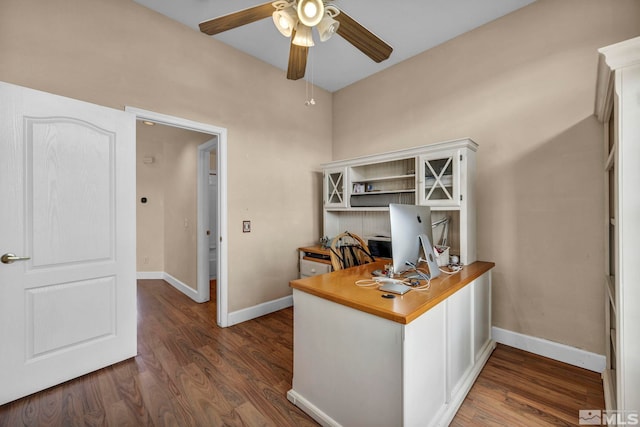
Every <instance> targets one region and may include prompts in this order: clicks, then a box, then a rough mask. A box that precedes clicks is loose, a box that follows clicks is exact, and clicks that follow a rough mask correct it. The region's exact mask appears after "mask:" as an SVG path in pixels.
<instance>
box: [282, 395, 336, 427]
mask: <svg viewBox="0 0 640 427" xmlns="http://www.w3.org/2000/svg"><path fill="white" fill-rule="evenodd" d="M287 400H289V402H291V403H293V404H294V405H296V406H297V407H298V408H300V409H302V411H303V412H304V413H305V414H307V415H309V416H310V417H311V418H313V419H314V420H315V421H316V422H317V423H318V424H320V425H321V426H323V427H342V424H340V423H338V422H337V421H336V420H334V419H333V418H331V417H330V416H329V415H327V414H326V413H325V412H323V411H322V410H321V409H320V408H318V407H317V406H316V405H314V404H313V403H311V402H309V401H308V400H307V399H305V398H304V397H303V396H302V395H301V394H300V393H298V392H297V391H295V390H294V389H291V390H289V391H288V392H287Z"/></svg>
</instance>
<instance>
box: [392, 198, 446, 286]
mask: <svg viewBox="0 0 640 427" xmlns="http://www.w3.org/2000/svg"><path fill="white" fill-rule="evenodd" d="M389 219H390V221H391V258H392V260H393V272H394V273H396V274H398V273H403V272H405V271H407V270H410V269H413V267H411V265H414V266H417V265H418V262H419V260H420V258H421V252H420V250H421V249H422V251H423V253H424V259H425V260H426V261H427V264H428V265H429V276H430V277H431V278H432V279H433V278H434V277H436V276H438V275H439V274H440V270H439V268H438V262H437V260H436V259H435V254H434V252H433V243H432V242H433V233H432V230H431V208H430V207H429V206H416V205H400V204H394V203H391V204H389Z"/></svg>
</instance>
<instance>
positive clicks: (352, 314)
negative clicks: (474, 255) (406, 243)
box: [287, 262, 495, 427]
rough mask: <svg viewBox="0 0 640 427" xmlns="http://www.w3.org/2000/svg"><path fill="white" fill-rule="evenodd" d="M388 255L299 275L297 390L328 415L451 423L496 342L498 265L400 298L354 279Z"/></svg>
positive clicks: (305, 404)
mask: <svg viewBox="0 0 640 427" xmlns="http://www.w3.org/2000/svg"><path fill="white" fill-rule="evenodd" d="M382 264H383V263H373V264H368V265H365V266H360V267H355V268H350V269H347V270H340V271H336V272H333V273H328V274H323V275H319V276H314V277H309V278H305V279H299V280H294V281H292V282H291V283H290V285H291V287H292V288H293V299H294V356H293V357H294V362H293V387H292V389H291V390H290V391H289V392H288V393H287V397H288V399H289V400H290V401H291V402H292V403H294V404H295V405H296V406H298V407H300V408H301V409H302V410H303V411H305V412H306V413H307V414H309V415H310V416H311V417H313V418H314V419H315V420H316V421H318V422H319V423H320V424H322V425H328V426H367V427H369V426H384V427H390V426H407V427H408V426H417V427H418V426H419V427H424V426H431V425H447V424H448V423H449V422H450V421H451V419H453V416H454V415H455V413H456V411H457V410H458V408H459V407H460V404H461V403H462V401H463V400H464V398H465V396H466V395H467V393H468V391H469V389H470V388H471V386H472V385H473V382H474V381H475V379H476V377H477V376H478V374H479V373H480V370H481V369H482V367H483V366H484V364H485V362H486V361H487V359H488V358H489V356H490V355H491V352H492V351H493V349H494V348H495V342H494V341H493V340H492V339H491V268H493V266H494V264H493V263H488V262H476V263H473V264H471V265H469V266H466V267H465V268H464V270H463V271H462V272H460V273H457V274H455V275H452V276H448V275H444V274H442V275H441V276H440V277H438V278H436V279H435V280H433V281H432V287H431V290H429V291H428V292H417V291H410V292H409V293H407V294H405V295H404V296H396V298H394V299H385V298H381V296H380V295H381V294H382V292H380V291H377V290H373V289H367V288H360V287H357V286H355V281H356V280H358V279H361V278H365V277H367V278H368V277H371V271H373V270H374V269H377V268H381V267H382Z"/></svg>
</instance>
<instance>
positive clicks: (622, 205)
mask: <svg viewBox="0 0 640 427" xmlns="http://www.w3.org/2000/svg"><path fill="white" fill-rule="evenodd" d="M599 53H600V58H599V63H598V80H597V86H596V111H595V113H596V116H597V117H598V119H599V120H600V121H601V122H603V123H604V129H605V132H604V139H605V153H606V157H605V159H604V162H603V163H604V178H605V194H606V203H605V212H606V213H605V221H604V224H605V236H606V237H605V260H604V261H605V278H604V302H605V304H604V306H605V319H606V321H605V323H606V326H605V336H606V343H607V347H606V356H607V366H606V370H605V372H604V373H603V380H604V392H605V403H606V407H607V410H617V411H618V412H619V413H620V412H621V413H622V414H624V413H627V412H629V411H632V412H633V411H637V410H638V409H639V408H640V332H639V331H640V310H638V307H639V306H640V286H639V284H640V263H638V258H639V257H640V220H639V218H640V192H638V183H639V182H640V144H639V143H638V142H639V141H640V120H639V119H638V118H639V117H640V102H639V100H640V37H637V38H634V39H631V40H627V41H624V42H621V43H617V44H614V45H611V46H607V47H604V48H602V49H600V50H599Z"/></svg>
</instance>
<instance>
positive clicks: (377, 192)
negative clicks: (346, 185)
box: [351, 188, 416, 196]
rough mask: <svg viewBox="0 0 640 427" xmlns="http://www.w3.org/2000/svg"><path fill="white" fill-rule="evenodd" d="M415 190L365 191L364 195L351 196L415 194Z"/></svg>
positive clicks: (354, 194) (355, 194) (353, 194)
mask: <svg viewBox="0 0 640 427" xmlns="http://www.w3.org/2000/svg"><path fill="white" fill-rule="evenodd" d="M415 191H416V190H415V189H413V188H410V189H407V190H386V191H385V190H381V191H375V190H374V191H365V192H364V193H351V195H352V196H370V195H374V194H398V193H415Z"/></svg>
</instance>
